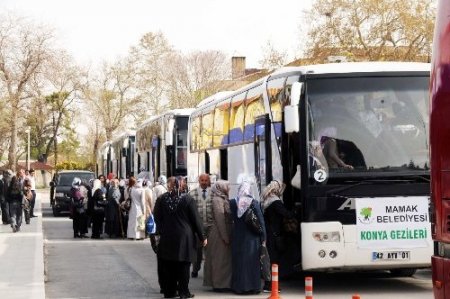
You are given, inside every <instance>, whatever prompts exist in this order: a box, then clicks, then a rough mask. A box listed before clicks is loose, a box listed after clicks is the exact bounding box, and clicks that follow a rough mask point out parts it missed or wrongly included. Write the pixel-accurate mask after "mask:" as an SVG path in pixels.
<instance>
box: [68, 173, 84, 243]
mask: <svg viewBox="0 0 450 299" xmlns="http://www.w3.org/2000/svg"><path fill="white" fill-rule="evenodd" d="M70 195H71V197H72V203H71V204H72V219H73V225H72V227H73V237H74V238H85V237H86V235H85V234H86V232H87V215H86V202H87V200H88V199H87V198H86V197H85V196H83V194H82V192H81V179H80V178H78V177H75V178H73V181H72V188H71V189H70Z"/></svg>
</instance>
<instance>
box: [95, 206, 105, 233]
mask: <svg viewBox="0 0 450 299" xmlns="http://www.w3.org/2000/svg"><path fill="white" fill-rule="evenodd" d="M104 218H105V213H104V212H100V211H94V215H92V237H94V238H99V237H100V235H101V234H102V233H103V219H104Z"/></svg>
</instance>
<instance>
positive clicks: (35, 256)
mask: <svg viewBox="0 0 450 299" xmlns="http://www.w3.org/2000/svg"><path fill="white" fill-rule="evenodd" d="M36 193H37V196H36V205H35V207H34V211H35V214H36V215H37V216H38V217H35V218H31V223H30V224H28V225H27V224H25V218H23V223H22V226H21V229H20V232H18V233H12V229H11V226H9V225H3V224H1V222H0V298H8V299H19V298H20V299H22V298H33V299H35V298H36V299H40V298H42V299H43V298H45V284H44V252H43V245H44V242H43V234H42V213H41V197H42V193H41V192H39V190H38V191H37V192H36Z"/></svg>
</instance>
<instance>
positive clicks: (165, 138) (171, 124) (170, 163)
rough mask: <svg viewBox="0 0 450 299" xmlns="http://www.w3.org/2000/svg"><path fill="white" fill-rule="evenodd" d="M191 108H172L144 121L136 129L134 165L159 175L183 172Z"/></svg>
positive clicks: (181, 173) (182, 173)
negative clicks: (135, 163) (135, 160)
mask: <svg viewBox="0 0 450 299" xmlns="http://www.w3.org/2000/svg"><path fill="white" fill-rule="evenodd" d="M192 111H193V109H175V110H171V111H168V112H166V113H164V114H161V115H159V116H153V117H151V118H149V119H148V120H147V121H145V122H144V123H143V124H142V125H141V126H139V128H138V129H137V132H136V144H137V153H138V157H137V168H138V169H139V170H144V171H147V172H149V176H150V178H151V181H152V183H154V182H155V181H156V180H157V179H158V177H159V176H160V175H165V176H167V177H169V176H179V175H181V176H186V171H187V170H186V168H187V165H186V155H187V130H188V121H189V115H190V114H191V112H192Z"/></svg>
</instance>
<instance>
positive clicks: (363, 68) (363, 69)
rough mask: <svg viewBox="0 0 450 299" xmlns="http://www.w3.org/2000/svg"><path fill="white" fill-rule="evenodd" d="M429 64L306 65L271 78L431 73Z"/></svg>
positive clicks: (292, 68)
mask: <svg viewBox="0 0 450 299" xmlns="http://www.w3.org/2000/svg"><path fill="white" fill-rule="evenodd" d="M430 69H431V65H430V64H429V63H421V62H393V61H383V62H345V63H327V64H316V65H306V66H299V67H284V68H281V69H278V70H276V71H275V72H273V73H272V74H270V76H275V75H278V74H283V73H290V72H299V73H301V74H346V73H376V72H420V71H422V72H423V71H430Z"/></svg>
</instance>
